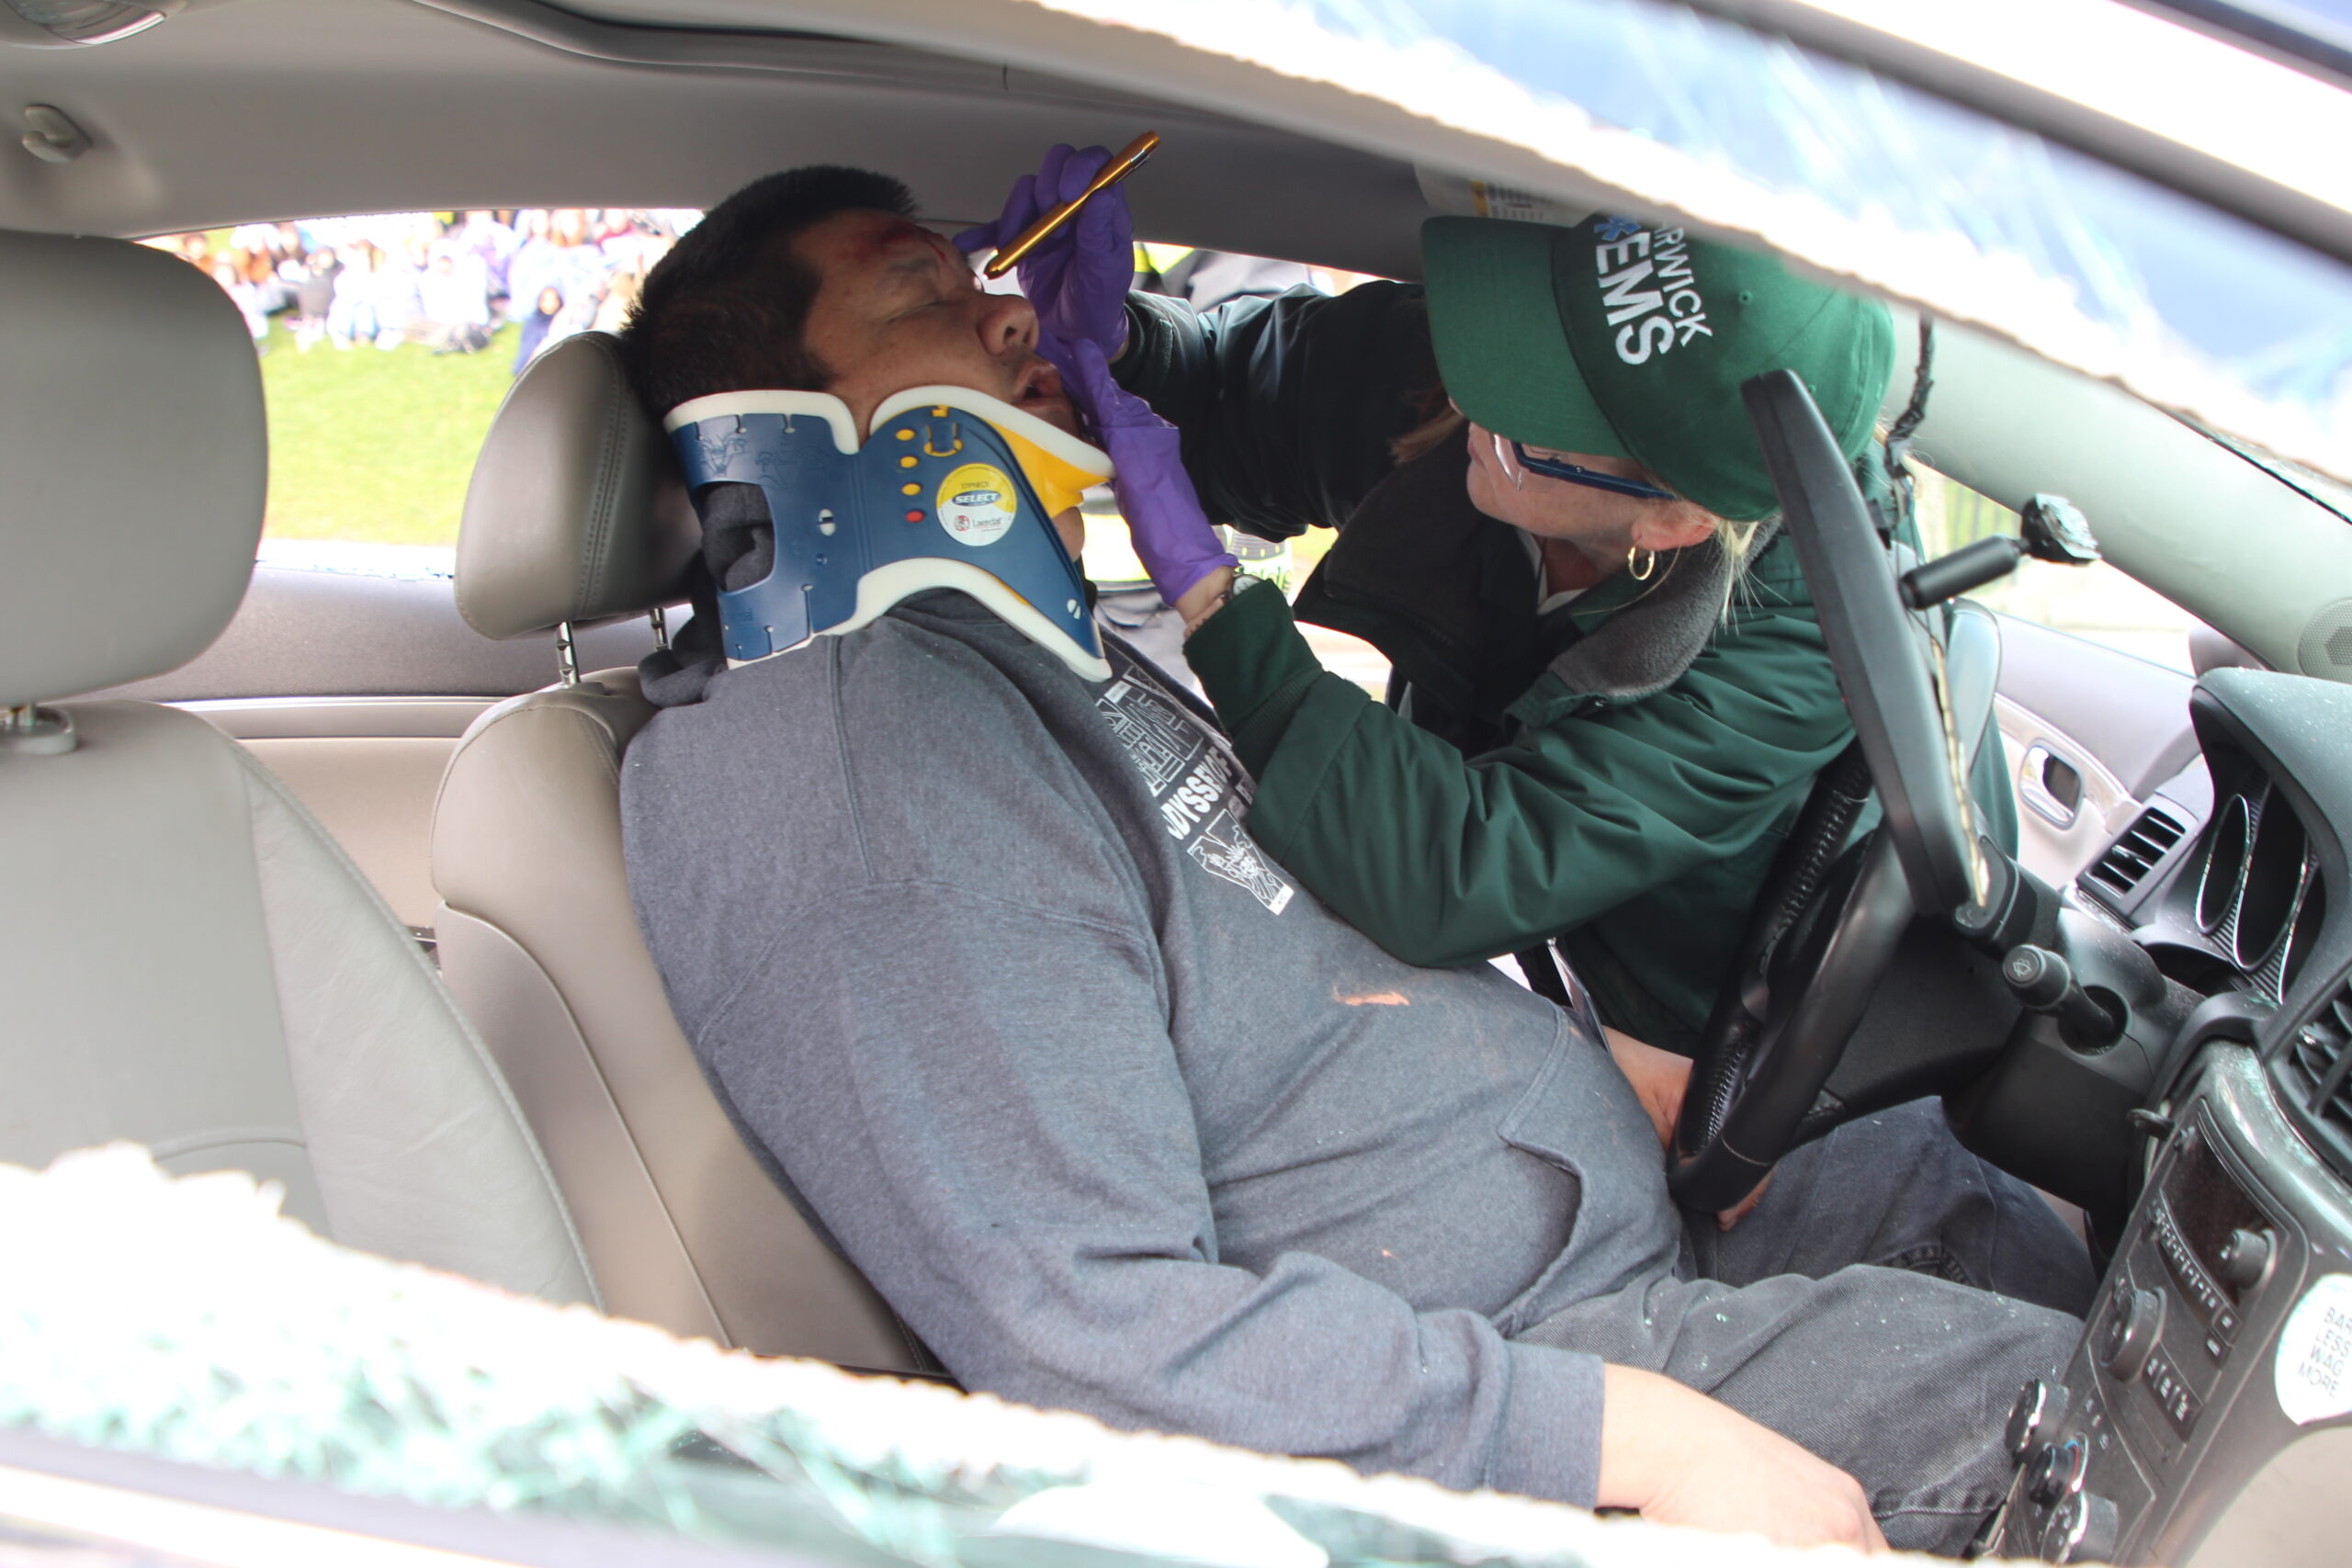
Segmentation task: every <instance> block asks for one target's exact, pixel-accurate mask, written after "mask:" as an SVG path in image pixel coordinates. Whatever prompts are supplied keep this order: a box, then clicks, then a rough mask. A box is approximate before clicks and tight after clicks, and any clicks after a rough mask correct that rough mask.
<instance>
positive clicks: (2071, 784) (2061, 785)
mask: <svg viewBox="0 0 2352 1568" xmlns="http://www.w3.org/2000/svg"><path fill="white" fill-rule="evenodd" d="M2018 799H2020V800H2022V801H2024V802H2025V803H2026V805H2027V806H2029V807H2031V808H2032V810H2033V813H2034V815H2035V816H2037V817H2040V818H2042V819H2044V820H2045V821H2048V822H2050V823H2051V824H2052V825H2053V826H2056V827H2059V828H2071V827H2073V826H2074V825H2075V817H2076V815H2077V814H2079V813H2080V812H2081V810H2082V808H2083V771H2082V770H2081V769H2080V768H2077V767H2075V765H2074V764H2073V763H2072V762H2070V761H2067V760H2066V759H2065V758H2064V757H2062V756H2060V755H2059V754H2058V753H2057V752H2056V751H2053V750H2051V748H2050V746H2049V745H2048V743H2046V742H2044V741H2040V740H2037V741H2035V742H2034V743H2033V744H2032V745H2030V746H2029V747H2027V748H2026V749H2025V761H2024V763H2023V765H2021V766H2020V767H2019V768H2018Z"/></svg>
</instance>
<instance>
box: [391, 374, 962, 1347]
mask: <svg viewBox="0 0 2352 1568" xmlns="http://www.w3.org/2000/svg"><path fill="white" fill-rule="evenodd" d="M700 541H701V529H700V526H699V525H697V523H696V522H695V514H694V512H693V509H692V507H691V506H690V505H689V504H688V502H687V499H686V495H685V492H684V488H683V486H682V484H681V483H680V480H679V479H678V475H677V468H676V464H675V462H674V460H673V458H672V457H671V455H670V449H669V445H668V442H667V440H666V439H665V438H664V437H663V435H662V433H661V431H660V430H659V429H658V428H657V427H656V426H655V425H654V423H653V422H652V421H651V420H650V419H648V418H647V417H646V415H645V413H644V412H643V410H642V409H641V408H640V407H639V404H638V401H637V400H636V398H635V397H634V396H632V395H631V393H630V391H629V389H628V386H627V384H626V383H625V382H624V380H623V378H622V376H621V369H620V360H619V351H618V345H617V344H616V341H615V340H614V339H613V338H611V337H609V336H607V335H605V334H604V333H582V334H580V335H578V336H575V337H570V338H566V339H565V340H564V341H563V342H562V343H560V344H558V345H557V346H556V347H555V348H553V349H551V350H549V351H548V353H547V354H545V355H541V356H540V357H539V358H538V359H537V361H535V362H534V363H533V364H532V365H531V367H530V368H529V369H528V370H526V372H525V373H524V375H523V377H522V378H521V379H520V380H518V381H517V382H516V383H515V387H514V389H512V390H511V391H510V392H509V393H508V395H507V399H506V402H505V404H504V406H503V407H502V408H501V409H500V410H499V411H498V417H497V419H496V421H495V422H494V423H492V426H491V432H490V435H489V438H488V439H487V440H486V441H485V442H484V444H483V446H482V452H481V458H480V460H479V461H478V462H477V463H476V465H475V468H474V476H473V482H472V485H471V487H470V488H469V490H468V491H467V494H466V509H465V518H464V522H463V524H462V525H461V528H460V532H459V534H458V610H459V612H460V613H461V614H462V615H464V616H465V618H466V621H467V624H469V626H472V627H473V628H474V629H475V630H476V631H478V632H481V634H482V635H484V636H485V637H522V636H526V635H528V634H533V633H538V632H545V631H548V630H549V629H551V628H552V629H554V630H555V632H556V636H557V647H558V649H559V650H560V654H561V658H562V662H563V664H564V666H565V668H564V669H563V670H562V671H561V674H562V681H561V683H560V684H558V685H556V686H554V687H551V688H549V689H548V690H546V691H540V692H533V693H529V694H526V695H524V696H520V697H516V698H515V699H513V700H511V701H509V702H505V703H502V704H500V705H497V706H496V707H493V708H492V709H491V710H490V711H488V712H487V713H485V714H483V715H482V716H481V718H479V719H478V720H476V721H475V722H474V724H473V726H472V727H471V728H469V729H468V730H467V732H466V735H465V738H464V739H462V740H461V741H459V742H458V750H457V752H456V754H455V755H454V756H453V757H452V758H451V759H450V762H449V770H448V773H447V774H446V775H445V776H444V778H443V780H442V784H441V796H440V800H439V803H438V805H437V806H436V807H435V812H434V822H433V877H434V882H435V885H436V886H438V888H439V889H440V893H441V900H442V905H441V909H440V911H439V913H438V915H437V917H436V919H435V931H436V932H437V934H438V936H439V939H440V950H441V964H442V972H443V975H444V976H446V978H447V981H448V984H449V987H450V989H451V990H452V991H454V992H455V993H456V995H457V997H458V1001H459V1003H460V1004H461V1005H463V1007H464V1008H465V1010H466V1011H467V1013H468V1014H469V1016H470V1017H471V1018H472V1019H473V1021H474V1022H475V1024H476V1025H477V1026H478V1027H480V1028H481V1031H482V1032H483V1033H484V1035H485V1036H486V1037H487V1038H488V1039H489V1041H490V1044H491V1048H492V1051H493V1052H494V1053H495V1054H496V1055H497V1058H498V1062H499V1065H500V1066H502V1067H503V1069H504V1070H505V1073H506V1077H507V1078H508V1080H509V1081H510V1082H512V1083H513V1084H514V1086H515V1093H516V1095H517V1096H518V1097H519V1098H520V1100H522V1103H523V1108H524V1111H525V1112H526V1114H527V1115H528V1116H529V1118H530V1121H531V1125H532V1126H533V1128H534V1129H535V1130H536V1131H537V1134H538V1137H539V1141H540V1143H541V1145H543V1146H544V1147H545V1148H546V1150H547V1151H548V1159H549V1160H550V1162H551V1163H552V1164H553V1166H554V1168H555V1171H556V1176H557V1179H558V1180H559V1182H560V1184H561V1187H562V1189H563V1192H564V1195H565V1197H566V1199H567V1200H568V1201H569V1202H570V1205H571V1213H572V1214H573V1215H574V1216H575V1218H576V1219H577V1221H578V1223H579V1225H580V1232H581V1235H582V1238H583V1240H584V1242H585V1243H586V1246H587V1249H588V1257H589V1259H590V1261H591V1263H592V1264H593V1265H594V1269H595V1272H596V1278H597V1280H598V1282H599V1283H600V1285H601V1286H602V1287H603V1289H604V1291H605V1303H606V1305H607V1308H608V1309H609V1310H610V1311H611V1312H613V1313H614V1314H616V1315H618V1316H623V1317H634V1318H640V1319H643V1320H645V1321H647V1322H650V1323H657V1324H660V1325H662V1326H663V1327H665V1328H668V1329H670V1330H671V1331H672V1332H673V1333H677V1334H683V1335H690V1336H706V1337H710V1338H712V1339H716V1340H718V1342H720V1343H721V1344H727V1345H733V1346H738V1347H741V1348H745V1349H750V1350H756V1351H760V1352H762V1353H765V1354H772V1355H797V1356H814V1357H819V1358H821V1359H827V1360H831V1361H837V1362H840V1363H842V1364H844V1365H847V1366H853V1367H862V1368H869V1369H874V1370H877V1371H918V1370H926V1369H928V1367H929V1365H930V1363H929V1360H928V1358H927V1357H924V1356H923V1355H922V1353H921V1352H920V1350H919V1349H918V1348H916V1346H915V1345H914V1343H913V1342H912V1341H911V1340H910V1338H909V1337H908V1336H907V1335H906V1333H905V1332H904V1330H903V1329H902V1328H901V1327H900V1326H899V1322H898V1320H897V1318H896V1317H894V1316H893V1315H892V1314H891V1313H890V1310H889V1309H888V1307H887V1306H885V1305H884V1304H883V1303H882V1301H881V1299H880V1298H879V1297H878V1296H876V1294H875V1293H874V1292H873V1290H872V1289H871V1288H870V1287H869V1286H868V1285H867V1284H866V1283H865V1280H864V1279H863V1278H862V1277H861V1276H860V1275H859V1274H858V1273H857V1272H856V1271H855V1270H854V1269H852V1268H851V1267H850V1266H849V1265H848V1264H847V1263H845V1262H843V1261H842V1259H841V1258H839V1257H838V1256H836V1255H835V1254H834V1253H833V1251H832V1250H831V1248H830V1247H827V1246H826V1245H825V1244H824V1243H823V1242H822V1241H821V1240H820V1239H819V1237H818V1236H817V1235H816V1233H815V1232H814V1231H812V1230H811V1229H810V1227H809V1224H807V1223H806V1222H805V1221H804V1220H803V1219H802V1218H801V1216H800V1213H799V1212H798V1211H797V1209H795V1208H794V1207H793V1205H792V1203H791V1202H790V1201H789V1200H787V1199H786V1197H785V1195H784V1194H783V1192H782V1191H781V1190H779V1189H778V1188H777V1187H776V1185H775V1182H773V1181H772V1180H771V1179H769V1177H768V1175H767V1173H766V1171H765V1170H764V1168H763V1167H762V1166H761V1165H760V1163H759V1162H758V1160H757V1159H756V1158H755V1157H754V1156H753V1155H752V1152H751V1151H750V1149H749V1148H748V1147H747V1146H746V1145H744V1143H743V1140H742V1139H741V1137H740V1136H739V1135H738V1134H737V1132H736V1130H735V1127H734V1125H733V1123H732V1122H730V1121H729V1119H728V1116H727V1114H726V1112H725V1111H724V1110H723V1109H722V1108H721V1106H720V1104H719V1102H718V1099H717V1097H716V1096H714V1095H713V1094H712V1092H711V1090H710V1089H709V1086H708V1085H707V1082H706V1081H705V1080H704V1078H703V1076H702V1071H701V1068H700V1066H698V1064H697V1063H696V1062H695V1057H694V1053H693V1052H692V1051H691V1050H690V1049H689V1048H688V1046H687V1043H686V1041H685V1038H684V1035H683V1034H682V1033H681V1032H679V1029H678V1026H677V1023H676V1021H674V1020H673V1018H672V1017H671V1013H670V1007H669V1002H668V999H667V998H666V997H665V996H664V995H663V992H662V980H661V976H660V975H659V974H658V973H657V972H656V971H655V969H654V967H653V961H652V959H651V957H650V955H649V954H648V953H646V951H645V946H644V943H643V942H642V940H641V939H640V938H639V935H638V928H637V919H636V914H635V911H634V910H633V908H631V906H630V903H629V895H628V881H627V878H626V876H625V875H624V874H623V871H622V867H621V828H620V795H619V764H620V755H621V752H622V750H624V749H625V748H626V747H627V746H628V742H629V739H630V738H631V737H632V736H634V735H635V734H636V733H637V731H638V730H639V728H640V727H642V726H643V725H644V723H645V722H646V720H648V719H649V718H650V717H651V716H653V711H654V710H653V708H652V706H651V705H650V704H648V703H647V702H646V701H645V699H644V698H643V697H642V696H640V695H639V692H638V685H637V675H636V671H631V670H606V671H598V672H596V673H595V674H594V675H591V676H590V677H588V678H587V679H585V680H582V679H581V678H580V676H579V675H578V673H577V671H574V670H573V669H571V667H570V658H569V655H568V653H561V650H565V649H569V648H570V646H571V628H573V627H574V626H583V625H587V624H590V623H593V622H596V621H600V620H607V619H612V618H615V617H618V616H624V615H644V614H646V613H647V612H648V611H649V610H658V608H659V607H660V606H662V605H663V604H671V603H675V602H676V601H678V600H679V599H682V598H684V586H683V582H684V572H685V569H686V567H687V565H688V564H689V562H690V561H691V559H692V558H693V557H694V555H695V551H696V550H697V548H698V547H699V545H700Z"/></svg>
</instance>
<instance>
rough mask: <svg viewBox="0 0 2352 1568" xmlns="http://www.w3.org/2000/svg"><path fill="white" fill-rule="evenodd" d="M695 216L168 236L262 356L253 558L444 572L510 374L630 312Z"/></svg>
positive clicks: (310, 223) (158, 241) (438, 215)
mask: <svg viewBox="0 0 2352 1568" xmlns="http://www.w3.org/2000/svg"><path fill="white" fill-rule="evenodd" d="M699 217H700V214H699V213H696V212H694V211H690V210H683V209H681V210H655V209H628V208H561V209H545V208H523V209H513V208H509V209H495V210H492V209H477V210H474V211H447V212H402V213H377V214H369V215H360V216H337V217H327V218H315V219H308V220H299V221H294V222H285V223H248V224H243V225H241V226H239V227H236V228H232V229H215V230H209V231H201V232H197V233H187V234H169V235H163V236H159V237H157V238H155V239H151V240H149V241H147V242H146V243H148V244H150V245H153V246H156V247H157V248H159V249H164V250H168V251H171V252H173V253H175V254H178V255H179V256H181V257H182V258H183V259H185V260H187V262H188V263H189V264H190V265H194V266H196V267H198V268H199V269H200V270H202V271H203V272H205V273H206V274H207V275H208V276H210V277H211V278H212V279H213V281H214V282H216V283H218V284H220V288H221V289H222V291H223V292H225V293H227V294H228V295H229V297H230V298H231V299H232V300H233V301H235V303H236V305H237V308H238V310H240V311H241V312H243V316H244V318H245V325H246V329H247V331H248V332H249V333H251V334H252V336H253V339H254V349H255V352H256V353H258V354H259V355H261V367H262V384H263V388H264V391H265V394H266V398H267V401H268V411H269V451H270V462H269V501H268V512H267V516H266V523H265V525H264V528H263V534H262V558H263V560H265V561H266V562H269V563H271V564H273V565H280V566H297V567H302V566H308V567H313V568H317V569H321V570H358V571H368V572H376V573H381V574H385V575H397V576H409V575H416V574H420V573H421V574H424V575H443V576H446V575H447V573H448V570H449V563H450V560H451V558H452V552H453V550H454V547H455V546H456V544H457V538H458V517H459V514H460V513H461V512H462V510H463V508H464V504H465V495H466V486H467V483H468V481H469V479H471V477H472V474H473V465H474V458H475V457H476V455H477V454H478V453H479V452H480V451H481V443H482V438H483V436H485V435H486V434H488V433H489V430H490V423H491V419H492V416H493V415H494V414H495V413H496V412H497V411H498V405H499V402H500V400H502V399H503V398H504V397H505V395H506V389H507V388H508V387H509V386H510V385H512V384H513V381H514V378H515V377H516V376H518V375H520V374H521V373H522V371H523V368H524V367H526V365H528V364H529V363H530V361H531V359H532V358H533V357H535V356H536V355H538V354H541V353H544V352H545V351H546V349H547V348H548V346H549V345H551V344H555V343H559V342H560V341H562V339H563V338H564V337H566V336H569V335H570V334H571V333H576V332H582V331H586V330H589V329H592V328H594V329H598V330H602V331H607V332H609V331H613V330H616V328H618V327H619V326H620V324H621V323H622V322H623V321H626V320H627V318H628V310H629V308H630V306H631V305H633V304H634V303H635V301H636V299H637V291H638V288H639V284H640V281H641V280H642V278H643V276H644V275H645V272H646V270H647V269H649V268H650V267H651V266H652V265H653V263H654V262H655V261H656V260H658V259H659V258H660V257H661V255H662V254H663V253H664V252H666V251H667V250H668V249H669V247H670V245H671V244H672V243H674V242H675V240H676V238H677V236H678V235H680V234H682V233H684V231H686V230H687V229H688V228H691V227H692V226H693V224H694V222H695V220H696V219H698V218H699Z"/></svg>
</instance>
